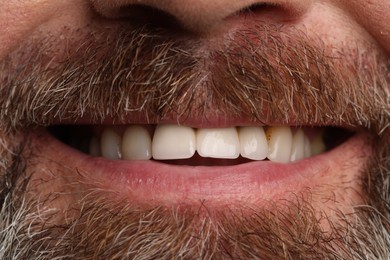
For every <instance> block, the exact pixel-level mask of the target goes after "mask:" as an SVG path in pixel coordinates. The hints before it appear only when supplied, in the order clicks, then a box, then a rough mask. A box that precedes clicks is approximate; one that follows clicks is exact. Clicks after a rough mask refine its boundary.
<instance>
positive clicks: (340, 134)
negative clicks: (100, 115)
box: [40, 124, 369, 205]
mask: <svg viewBox="0 0 390 260" xmlns="http://www.w3.org/2000/svg"><path fill="white" fill-rule="evenodd" d="M43 132H44V135H43V136H44V139H42V138H41V141H40V142H41V144H43V143H45V147H46V148H45V149H50V151H47V152H46V154H55V158H56V160H57V161H59V162H62V164H64V165H67V167H69V166H71V168H73V169H74V170H75V172H78V173H83V175H84V176H86V178H90V181H91V183H98V184H97V185H98V186H99V188H101V189H102V190H110V191H113V192H114V193H115V194H116V195H119V197H120V198H122V199H123V198H125V199H127V200H131V201H138V202H140V203H146V204H148V205H149V204H161V203H163V204H177V203H179V204H182V203H190V204H191V203H192V202H194V201H196V202H199V201H205V200H207V201H208V202H211V203H214V202H215V203H217V204H218V205H221V204H223V205H226V204H229V203H233V202H234V201H236V202H237V201H248V200H251V201H252V202H253V198H255V200H256V201H257V203H258V202H259V200H261V201H267V202H269V201H274V200H275V199H277V198H283V197H284V196H285V195H286V194H288V193H292V192H293V193H294V194H296V193H297V192H299V191H301V190H302V189H304V188H307V187H314V186H316V185H319V184H320V183H321V182H323V176H324V175H326V174H330V173H329V172H330V171H332V173H333V171H334V172H335V174H336V177H337V171H338V170H339V169H342V168H343V167H345V165H346V164H350V163H352V164H354V165H356V167H359V168H361V167H362V163H363V161H364V160H360V159H359V158H362V156H367V152H369V149H367V138H368V134H367V133H362V132H360V131H351V130H347V129H345V128H341V127H312V126H306V127H293V126H235V127H223V128H194V127H190V126H184V125H176V124H149V125H145V124H141V125H116V126H115V125H111V126H103V125H102V126H96V125H90V126H88V125H82V126H81V125H80V126H76V125H55V126H50V127H48V128H47V130H45V131H43ZM362 154H364V155H362ZM330 176H332V178H334V177H335V176H333V175H330ZM340 177H341V176H340ZM251 198H252V199H251ZM260 203H261V202H260Z"/></svg>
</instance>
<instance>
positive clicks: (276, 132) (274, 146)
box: [266, 126, 292, 163]
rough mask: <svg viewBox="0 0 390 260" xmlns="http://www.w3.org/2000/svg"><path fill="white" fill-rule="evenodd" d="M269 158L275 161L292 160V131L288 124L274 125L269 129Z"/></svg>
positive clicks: (284, 161)
mask: <svg viewBox="0 0 390 260" xmlns="http://www.w3.org/2000/svg"><path fill="white" fill-rule="evenodd" d="M266 135H267V139H268V150H269V153H268V159H270V160H271V161H274V162H281V163H287V162H289V161H290V155H291V146H292V133H291V129H290V127H288V126H274V127H270V128H268V129H267V132H266Z"/></svg>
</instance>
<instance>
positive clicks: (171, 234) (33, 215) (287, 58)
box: [0, 26, 390, 259]
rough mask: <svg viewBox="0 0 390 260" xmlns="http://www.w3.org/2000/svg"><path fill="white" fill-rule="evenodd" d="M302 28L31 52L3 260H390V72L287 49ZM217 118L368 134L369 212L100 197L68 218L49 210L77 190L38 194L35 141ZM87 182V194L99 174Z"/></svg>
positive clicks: (372, 62) (357, 54) (15, 138)
mask: <svg viewBox="0 0 390 260" xmlns="http://www.w3.org/2000/svg"><path fill="white" fill-rule="evenodd" d="M291 30H292V29H283V28H272V27H268V26H259V27H256V28H250V29H248V31H246V32H241V33H240V34H239V35H236V37H235V40H234V41H232V40H230V41H229V39H226V41H225V42H224V43H223V44H217V45H218V46H216V47H215V50H213V51H210V52H208V53H204V52H200V51H199V49H200V45H201V43H200V42H191V44H188V41H186V39H182V38H180V37H179V38H177V37H176V36H174V35H170V34H168V33H167V32H165V31H163V30H158V29H151V28H142V29H137V30H133V31H130V32H129V30H123V31H122V30H120V31H116V32H115V33H113V32H100V33H99V35H97V34H96V32H95V31H94V29H93V28H92V29H91V32H90V33H89V34H88V36H89V37H85V38H83V39H82V40H80V41H77V40H75V44H77V46H79V48H77V50H76V51H74V50H73V51H62V52H60V53H61V55H60V56H58V55H54V54H52V55H51V53H50V51H48V50H51V49H53V46H55V45H56V42H55V41H54V40H52V39H51V38H50V40H48V41H47V42H44V43H43V45H42V42H40V43H36V42H35V43H34V42H33V41H32V42H27V43H25V44H23V45H22V46H20V49H19V50H16V51H15V52H14V53H13V54H12V55H10V56H9V57H7V58H6V59H5V61H4V62H2V63H1V64H0V68H1V70H0V71H2V74H0V80H1V82H2V87H1V90H2V92H3V93H2V96H1V97H0V104H1V111H0V119H1V120H0V121H1V132H2V133H1V136H2V137H3V138H2V142H1V147H2V148H1V158H2V162H1V182H0V188H1V199H2V201H1V204H0V205H1V212H0V225H1V230H3V231H2V232H1V233H0V239H1V244H0V249H1V250H0V252H1V253H0V256H1V257H2V259H9V258H11V259H12V258H17V259H29V258H34V259H55V258H60V259H62V258H71V259H92V258H103V259H112V258H145V259H146V258H147V259H150V258H164V259H165V258H175V257H180V258H201V259H207V258H216V259H219V258H237V259H241V258H243V259H247V258H254V257H259V258H264V259H286V258H291V259H296V258H303V259H313V258H321V259H322V258H325V259H326V258H330V259H333V258H335V259H338V258H341V259H351V258H357V259H359V258H365V259H367V258H368V259H371V258H373V259H374V258H380V259H386V258H388V257H390V250H389V248H390V242H389V241H390V240H389V238H390V236H389V233H388V231H389V219H390V207H389V205H390V204H389V203H390V198H389V194H390V190H389V189H390V187H389V183H390V178H389V177H390V160H389V158H390V156H389V155H390V145H388V144H389V141H388V140H390V138H389V137H390V136H389V131H388V129H387V128H388V125H389V124H390V110H389V101H388V99H389V93H388V85H389V84H388V83H389V82H388V81H389V64H388V62H389V61H388V60H385V59H381V58H380V56H378V53H374V51H370V52H367V53H366V52H361V51H360V50H357V49H354V50H350V51H343V52H334V50H331V51H328V48H325V46H324V45H323V44H321V42H320V41H318V40H316V41H314V42H316V44H313V43H312V42H313V39H311V40H309V39H307V37H306V36H305V34H304V33H303V32H294V33H297V34H298V35H300V36H302V37H289V35H292V31H291ZM88 39H93V40H88ZM254 39H255V40H254ZM297 39H300V40H297ZM253 42H256V44H254V43H253ZM27 46H36V48H34V47H27ZM37 46H40V47H39V48H38V47H37ZM42 46H43V47H42ZM107 46H116V48H115V49H114V50H113V49H109V48H107ZM26 50H31V51H26ZM330 53H332V55H330ZM12 57H18V60H26V59H28V60H30V61H31V62H30V63H28V64H21V63H18V62H16V61H15V60H16V59H13V58H12ZM52 57H54V58H52ZM362 57H363V58H362ZM210 60H211V61H212V62H208V61H210ZM270 104H278V105H277V106H276V105H270ZM210 107H214V108H215V107H217V108H218V111H219V112H222V113H225V114H226V115H227V117H234V116H236V117H240V116H250V117H251V118H252V119H253V122H262V121H264V122H267V121H269V120H277V121H278V122H280V123H281V124H289V123H290V124H291V123H294V124H298V125H310V124H316V125H329V124H330V123H331V124H335V125H337V124H343V125H348V126H353V127H364V128H365V129H367V130H368V131H369V132H370V133H372V140H370V145H371V146H372V147H373V148H374V149H373V150H374V153H373V155H372V156H371V158H370V159H369V160H368V163H367V165H366V166H365V167H364V169H362V173H361V174H360V175H359V176H362V177H361V179H359V184H360V185H361V187H362V191H363V193H362V194H361V198H362V201H363V203H362V204H361V205H355V207H354V212H353V213H351V214H348V215H345V214H344V213H343V211H341V210H337V201H335V210H334V211H335V213H336V214H335V216H328V214H327V213H325V212H323V211H321V210H319V209H316V208H315V207H313V206H312V201H311V191H303V192H297V193H296V194H294V195H295V199H288V200H285V201H281V202H278V203H276V204H274V205H273V206H269V207H267V208H263V207H262V208H256V207H255V206H253V205H252V206H246V207H245V206H240V207H233V206H231V207H226V208H224V209H223V210H220V211H218V210H210V209H209V208H208V206H207V202H205V201H202V202H199V205H198V207H194V206H189V205H185V203H183V204H181V205H175V206H172V207H167V206H160V207H140V206H137V205H132V204H130V203H129V202H124V201H115V202H113V201H112V200H109V199H107V198H106V196H105V195H104V193H103V192H101V191H99V190H97V189H96V188H94V187H93V185H91V188H90V189H88V190H86V191H85V192H84V196H83V197H82V199H81V200H80V201H77V203H76V204H75V205H74V206H72V207H70V208H68V209H66V210H62V211H61V210H55V209H53V207H51V206H50V205H52V204H53V203H55V202H56V201H57V200H58V199H59V198H60V197H62V196H64V194H68V193H69V192H70V190H73V189H72V187H71V185H75V184H74V183H72V182H69V181H66V180H65V177H64V176H63V175H64V174H62V172H61V171H55V172H54V171H53V172H52V174H53V176H54V177H55V178H54V179H55V180H56V181H59V182H61V183H66V184H65V185H63V187H62V189H61V190H58V191H56V192H53V193H50V194H46V195H41V196H32V194H39V190H40V186H41V185H43V184H42V181H41V182H40V181H38V182H37V181H36V180H35V181H33V179H34V174H35V173H31V172H29V171H28V167H31V166H32V165H35V164H38V163H39V160H40V159H42V158H41V156H40V155H39V152H38V151H39V147H31V145H30V141H31V140H29V137H28V135H27V134H26V133H27V132H28V131H32V130H31V129H34V128H36V127H41V126H47V125H51V124H53V123H55V122H58V121H61V122H71V121H78V120H82V119H83V118H89V119H90V120H92V122H95V123H104V122H105V120H107V118H114V119H115V120H117V122H118V123H121V122H124V121H125V116H124V115H125V114H126V113H139V114H140V115H142V116H147V117H151V118H160V119H164V118H166V117H168V116H169V115H170V114H172V113H173V114H175V116H176V118H177V119H183V118H186V116H188V115H190V114H191V115H194V114H195V115H199V116H204V114H207V113H206V112H207V111H209V108H210ZM205 120H207V118H205ZM347 163H348V162H346V167H347V166H348V165H347ZM63 167H64V168H65V167H66V166H63ZM49 170H50V169H49ZM78 174H79V175H80V176H81V177H80V178H81V182H82V181H83V176H82V175H83V174H88V173H78ZM184 174H185V173H184ZM44 185H50V183H49V184H48V183H45V184H44ZM351 186H352V184H351ZM351 188H352V187H351ZM323 199H324V200H331V199H332V198H329V197H326V196H325V195H324V198H323ZM59 218H60V219H61V221H58V219H59Z"/></svg>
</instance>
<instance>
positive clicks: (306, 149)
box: [305, 136, 311, 158]
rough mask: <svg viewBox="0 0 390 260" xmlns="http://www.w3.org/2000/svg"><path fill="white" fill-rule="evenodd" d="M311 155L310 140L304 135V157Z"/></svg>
mask: <svg viewBox="0 0 390 260" xmlns="http://www.w3.org/2000/svg"><path fill="white" fill-rule="evenodd" d="M310 156H311V147H310V140H309V138H307V137H306V136H305V158H307V157H310Z"/></svg>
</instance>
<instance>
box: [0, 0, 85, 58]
mask: <svg viewBox="0 0 390 260" xmlns="http://www.w3.org/2000/svg"><path fill="white" fill-rule="evenodd" d="M1 2H2V3H1V4H0V43H1V44H0V60H2V59H3V58H4V57H5V56H6V55H7V54H8V53H10V52H12V51H13V50H14V49H15V48H17V47H18V45H19V44H20V42H22V41H23V40H25V39H26V38H28V37H29V36H31V35H32V34H34V33H35V32H42V31H47V30H49V31H51V33H54V34H55V32H56V30H57V31H58V30H61V29H63V27H64V26H67V24H72V25H74V24H77V23H79V24H81V23H85V20H86V19H87V17H88V15H86V12H85V10H88V7H87V6H86V3H85V2H86V1H78V0H56V1H50V0H37V1H30V0H20V1H1ZM87 14H88V13H87ZM79 20H82V21H79Z"/></svg>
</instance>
